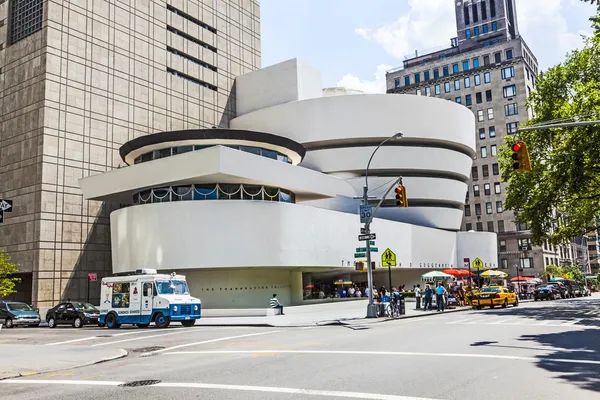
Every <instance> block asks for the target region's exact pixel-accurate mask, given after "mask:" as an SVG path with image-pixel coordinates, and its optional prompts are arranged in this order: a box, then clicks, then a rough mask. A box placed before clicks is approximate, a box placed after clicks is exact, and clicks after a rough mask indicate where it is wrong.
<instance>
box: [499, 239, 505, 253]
mask: <svg viewBox="0 0 600 400" xmlns="http://www.w3.org/2000/svg"><path fill="white" fill-rule="evenodd" d="M498 251H506V240H499V241H498Z"/></svg>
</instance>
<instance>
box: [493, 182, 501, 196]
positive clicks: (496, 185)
mask: <svg viewBox="0 0 600 400" xmlns="http://www.w3.org/2000/svg"><path fill="white" fill-rule="evenodd" d="M501 192H502V188H501V187H500V182H496V183H494V193H495V194H500V193H501Z"/></svg>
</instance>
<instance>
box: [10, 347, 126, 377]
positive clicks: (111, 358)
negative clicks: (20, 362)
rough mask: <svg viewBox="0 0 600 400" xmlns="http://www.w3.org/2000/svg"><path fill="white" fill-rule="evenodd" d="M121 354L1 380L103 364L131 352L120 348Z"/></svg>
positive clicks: (19, 374) (18, 374) (20, 374)
mask: <svg viewBox="0 0 600 400" xmlns="http://www.w3.org/2000/svg"><path fill="white" fill-rule="evenodd" d="M118 351H119V354H117V355H114V356H110V357H105V358H103V359H101V360H98V361H93V362H88V363H84V364H77V365H73V366H72V367H67V368H57V369H49V370H45V371H31V372H25V373H22V372H19V373H17V374H16V375H3V376H0V381H3V380H5V379H15V378H22V377H27V376H34V375H40V374H48V373H51V372H62V371H68V370H70V369H74V368H83V367H89V366H90V365H96V364H101V363H105V362H108V361H114V360H118V359H121V358H125V357H127V356H128V355H129V352H128V351H127V350H125V349H118Z"/></svg>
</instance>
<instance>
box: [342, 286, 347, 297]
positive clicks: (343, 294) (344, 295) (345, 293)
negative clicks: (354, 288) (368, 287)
mask: <svg viewBox="0 0 600 400" xmlns="http://www.w3.org/2000/svg"><path fill="white" fill-rule="evenodd" d="M346 295H347V292H346V289H345V288H342V299H345V298H346Z"/></svg>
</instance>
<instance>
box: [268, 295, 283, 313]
mask: <svg viewBox="0 0 600 400" xmlns="http://www.w3.org/2000/svg"><path fill="white" fill-rule="evenodd" d="M269 304H270V306H271V308H278V309H279V310H280V311H281V315H284V314H283V304H281V303H280V302H279V299H278V298H277V293H273V298H272V299H271V301H270V302H269Z"/></svg>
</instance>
